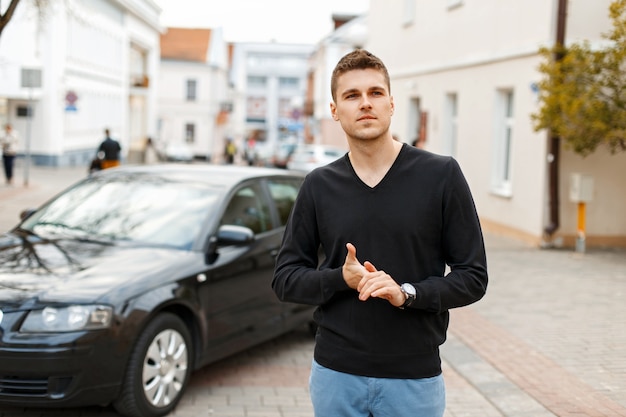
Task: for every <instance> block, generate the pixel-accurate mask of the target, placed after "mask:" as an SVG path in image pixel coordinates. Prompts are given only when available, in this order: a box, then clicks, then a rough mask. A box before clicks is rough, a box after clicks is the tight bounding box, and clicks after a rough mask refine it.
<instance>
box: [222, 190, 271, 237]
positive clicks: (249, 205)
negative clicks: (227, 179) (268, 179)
mask: <svg viewBox="0 0 626 417" xmlns="http://www.w3.org/2000/svg"><path fill="white" fill-rule="evenodd" d="M261 195H262V194H261V192H260V191H259V189H258V188H257V187H254V186H246V187H243V188H240V189H239V190H238V191H237V192H236V193H235V195H234V196H233V197H232V198H231V200H230V202H229V203H228V206H227V207H226V211H225V212H224V216H223V217H222V221H221V222H220V224H232V225H236V226H245V227H248V228H250V229H252V231H253V232H254V233H255V234H258V233H263V232H265V231H267V230H270V229H271V228H272V222H271V218H270V210H269V207H268V206H267V204H266V203H265V201H264V200H263V199H262V198H261Z"/></svg>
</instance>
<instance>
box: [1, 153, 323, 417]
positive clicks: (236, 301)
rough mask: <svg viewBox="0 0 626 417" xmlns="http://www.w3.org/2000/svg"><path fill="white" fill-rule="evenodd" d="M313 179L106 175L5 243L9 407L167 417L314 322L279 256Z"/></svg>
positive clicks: (159, 169)
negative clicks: (280, 290)
mask: <svg viewBox="0 0 626 417" xmlns="http://www.w3.org/2000/svg"><path fill="white" fill-rule="evenodd" d="M303 177H304V175H303V174H298V173H294V172H288V171H285V170H280V169H270V168H260V167H247V166H232V165H231V166H216V165H187V164H164V165H149V166H145V165H144V166H128V167H120V168H116V169H109V170H104V171H99V172H96V173H94V174H93V175H91V176H90V177H88V178H86V179H84V180H81V181H79V182H78V183H76V184H75V185H74V186H72V187H70V188H68V189H67V190H65V191H64V192H62V193H60V194H59V195H58V196H56V197H55V198H53V199H52V200H50V201H49V202H47V203H46V204H44V205H43V206H41V207H40V208H39V209H37V210H34V211H28V212H25V213H24V214H23V217H24V218H23V220H22V221H21V222H20V223H19V224H18V225H17V226H16V227H15V228H14V229H12V230H11V231H10V232H7V233H5V234H3V235H0V408H1V407H2V406H3V405H12V406H24V407H28V406H32V407H49V406H53V407H72V406H85V405H107V404H113V406H114V407H115V409H116V410H117V411H118V412H119V413H120V414H122V415H125V416H132V417H151V416H153V417H154V416H163V415H166V414H168V413H169V412H170V411H171V410H173V409H174V407H176V405H177V403H178V402H179V400H180V399H181V396H182V395H183V393H184V391H185V388H186V387H187V384H188V381H189V377H190V374H191V372H192V371H193V370H196V369H198V368H200V367H202V366H204V365H207V364H209V363H212V362H215V361H217V360H219V359H221V358H224V357H226V356H229V355H232V354H234V353H236V352H240V351H242V350H244V349H247V348H249V347H251V346H253V345H255V344H258V343H261V342H264V341H267V340H269V339H272V338H274V337H276V336H278V335H281V334H283V333H286V332H289V331H290V330H292V329H294V328H296V327H298V326H303V325H306V324H310V323H311V322H312V313H313V307H312V306H305V305H299V304H290V303H282V302H280V301H279V300H278V298H277V297H276V295H275V294H274V293H273V291H272V288H271V280H272V277H273V270H274V260H275V256H276V254H277V252H278V249H279V246H280V244H281V240H282V236H283V233H284V225H285V223H286V221H287V218H288V216H289V213H290V211H291V208H292V206H293V204H294V201H295V199H296V196H297V194H298V191H299V189H300V186H301V184H302V181H303Z"/></svg>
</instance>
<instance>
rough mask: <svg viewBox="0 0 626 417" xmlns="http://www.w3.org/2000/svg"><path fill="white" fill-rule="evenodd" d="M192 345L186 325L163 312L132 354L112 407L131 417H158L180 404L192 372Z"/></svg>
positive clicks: (153, 322) (152, 323)
mask: <svg viewBox="0 0 626 417" xmlns="http://www.w3.org/2000/svg"><path fill="white" fill-rule="evenodd" d="M192 361H193V345H192V343H191V336H190V334H189V330H188V329H187V327H186V326H185V323H183V321H182V320H181V319H180V318H178V317H177V316H175V315H173V314H170V313H162V314H160V315H158V316H156V317H155V318H154V319H153V320H152V321H151V322H150V323H149V324H148V326H147V327H146V328H145V330H144V331H143V333H142V334H141V336H140V337H139V339H138V340H137V343H136V344H135V347H134V348H133V352H132V354H131V357H130V360H129V362H128V369H127V370H126V375H125V377H124V380H123V382H122V388H121V392H120V396H119V397H118V398H117V400H115V402H114V403H113V406H114V407H115V409H116V410H117V412H118V413H120V414H122V415H124V416H128V417H159V416H164V415H166V414H168V413H169V412H171V411H172V410H173V409H174V408H175V407H176V405H177V404H178V402H179V401H180V399H181V397H182V396H183V393H184V391H185V388H186V387H187V384H188V383H189V377H190V375H191V372H192V369H193V363H192Z"/></svg>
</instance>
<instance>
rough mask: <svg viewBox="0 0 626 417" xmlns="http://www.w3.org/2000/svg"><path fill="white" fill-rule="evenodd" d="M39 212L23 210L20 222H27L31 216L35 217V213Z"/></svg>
mask: <svg viewBox="0 0 626 417" xmlns="http://www.w3.org/2000/svg"><path fill="white" fill-rule="evenodd" d="M36 211H37V210H36V209H26V210H22V212H21V213H20V220H26V219H28V218H29V217H30V216H32V215H33V213H35V212H36Z"/></svg>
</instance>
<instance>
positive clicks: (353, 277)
mask: <svg viewBox="0 0 626 417" xmlns="http://www.w3.org/2000/svg"><path fill="white" fill-rule="evenodd" d="M346 248H347V249H348V254H347V255H346V261H345V262H344V264H343V267H342V272H343V279H344V281H346V284H348V287H350V288H352V289H355V290H356V289H357V287H358V285H359V282H361V279H362V278H363V275H365V274H366V273H367V270H366V269H365V267H364V266H363V265H361V263H360V262H359V260H358V259H357V258H356V248H355V247H354V245H353V244H352V243H347V244H346Z"/></svg>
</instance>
